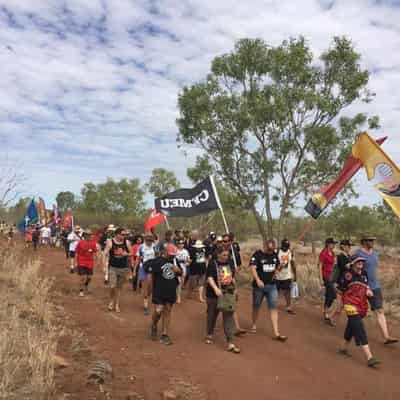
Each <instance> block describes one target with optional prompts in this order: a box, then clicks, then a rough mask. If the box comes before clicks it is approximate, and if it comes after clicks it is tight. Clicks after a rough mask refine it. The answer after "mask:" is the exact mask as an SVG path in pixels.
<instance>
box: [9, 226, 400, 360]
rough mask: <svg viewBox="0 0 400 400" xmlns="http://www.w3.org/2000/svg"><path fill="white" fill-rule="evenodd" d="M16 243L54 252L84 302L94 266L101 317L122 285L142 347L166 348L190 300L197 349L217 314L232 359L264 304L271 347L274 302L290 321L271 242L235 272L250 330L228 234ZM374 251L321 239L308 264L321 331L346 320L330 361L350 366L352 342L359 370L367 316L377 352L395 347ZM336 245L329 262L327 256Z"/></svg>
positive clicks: (38, 231)
mask: <svg viewBox="0 0 400 400" xmlns="http://www.w3.org/2000/svg"><path fill="white" fill-rule="evenodd" d="M6 230H7V229H6ZM25 241H26V243H27V246H30V245H31V244H32V247H33V249H35V250H37V249H38V247H39V246H55V247H63V248H64V250H65V256H66V258H67V259H69V262H68V269H69V271H70V273H77V274H78V275H79V277H80V279H79V296H81V297H84V296H86V295H87V294H88V293H89V286H90V282H91V279H92V276H93V272H94V268H95V265H99V266H101V267H102V272H103V274H104V283H105V285H108V286H109V288H110V301H109V303H108V307H107V308H108V310H109V312H117V313H120V312H121V304H120V295H121V291H122V289H123V287H124V284H125V283H126V282H129V283H130V287H131V290H133V292H135V293H138V294H140V295H141V296H142V298H143V313H144V315H146V316H147V315H149V316H150V315H151V323H150V337H151V339H152V340H160V342H161V343H162V344H165V345H170V344H172V339H171V337H170V324H171V311H172V308H173V306H174V305H175V304H179V303H181V302H182V301H184V299H193V298H196V299H198V301H199V302H200V303H205V304H206V306H207V324H206V325H207V332H206V336H205V343H206V344H208V345H211V344H213V343H214V331H215V325H216V321H217V318H218V315H219V314H222V317H223V327H224V334H225V337H226V341H227V350H228V351H229V352H231V353H234V354H239V353H240V352H241V349H240V348H239V346H238V345H237V343H236V340H235V337H238V336H243V335H245V334H256V333H257V321H258V318H259V311H260V309H261V307H262V304H263V302H264V299H265V303H266V305H267V308H268V310H269V316H270V320H271V325H272V330H273V338H274V339H275V340H277V341H279V342H286V341H287V339H288V338H287V336H285V335H282V334H281V332H280V329H279V318H278V300H279V295H280V294H281V296H282V297H283V299H284V302H285V310H286V312H287V313H288V314H290V315H293V316H294V315H295V314H296V310H295V308H294V304H293V300H294V299H295V298H296V297H298V286H297V274H296V261H295V254H294V251H293V249H292V248H291V243H290V242H289V240H287V239H284V240H282V242H281V243H280V244H279V245H278V243H277V241H276V240H273V239H270V240H267V241H266V242H265V243H263V245H262V246H261V248H260V249H259V250H257V251H256V252H255V253H254V254H253V255H252V256H251V258H250V261H249V263H248V265H245V267H246V268H247V267H248V268H249V271H250V272H251V275H252V278H253V283H252V325H251V327H250V329H248V330H245V329H243V328H242V326H241V324H240V316H239V314H238V308H237V305H238V302H239V294H238V290H237V278H238V275H239V274H240V273H241V270H242V256H241V249H240V245H239V243H238V242H237V240H236V238H235V234H234V233H232V232H228V233H224V234H222V235H218V234H216V233H214V232H210V233H209V234H208V235H207V237H206V238H201V237H200V234H199V232H198V231H197V230H194V231H191V232H189V231H187V230H183V229H178V230H176V231H172V230H168V231H167V232H166V233H165V235H163V237H159V236H158V235H157V234H156V233H155V232H154V231H153V230H152V231H151V232H147V233H145V234H138V233H135V232H133V231H129V230H127V229H125V228H123V227H115V226H114V225H109V226H107V227H105V228H104V229H103V230H101V231H99V232H92V231H91V230H89V229H81V227H80V226H78V225H76V226H74V227H73V229H70V230H65V229H61V230H60V229H59V228H57V226H56V225H55V224H53V225H49V226H40V225H35V226H30V227H29V229H27V230H26V232H25ZM374 243H375V238H374V237H373V236H371V235H364V236H363V237H362V239H361V247H360V249H358V250H357V251H355V252H353V251H352V247H353V244H352V243H351V242H350V241H349V240H343V241H341V242H340V244H339V243H338V242H337V241H336V240H334V239H333V238H328V239H327V240H326V241H325V247H324V249H323V250H322V251H321V253H320V255H319V262H318V271H319V276H320V281H321V285H322V286H323V287H324V288H325V297H324V304H323V321H324V322H326V323H327V325H330V326H335V325H336V319H337V318H338V316H340V315H341V314H342V313H343V312H344V313H345V314H346V316H347V326H346V329H345V332H344V341H343V344H342V345H341V347H340V348H339V350H338V353H339V354H340V355H341V356H345V357H348V356H350V351H349V345H350V343H351V341H352V340H353V339H354V341H355V343H356V345H357V346H361V348H362V350H363V352H364V354H365V357H366V360H367V365H368V366H369V367H376V366H377V365H378V364H379V363H380V362H379V361H378V360H377V359H376V358H375V357H374V356H373V355H372V353H371V350H370V347H369V344H368V337H367V332H366V329H365V326H364V323H363V318H364V317H365V316H366V314H367V312H368V310H369V309H371V310H372V311H373V312H374V313H375V314H376V318H377V322H378V326H379V328H380V330H381V333H382V336H383V338H384V343H385V345H392V344H395V343H397V342H398V340H397V339H396V338H393V337H391V336H390V335H389V332H388V327H387V322H386V318H385V314H384V312H383V295H382V290H381V287H380V285H379V279H378V275H377V271H378V255H377V253H376V251H375V250H374ZM338 244H339V245H340V252H339V254H337V251H336V250H335V247H336V246H337V245H338ZM184 294H185V295H184ZM150 303H152V304H153V309H152V311H151V309H150Z"/></svg>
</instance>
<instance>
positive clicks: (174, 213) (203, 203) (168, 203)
mask: <svg viewBox="0 0 400 400" xmlns="http://www.w3.org/2000/svg"><path fill="white" fill-rule="evenodd" d="M218 208H220V207H219V198H218V194H217V191H216V189H215V185H214V181H213V179H212V177H211V176H209V177H208V178H206V179H204V180H203V181H202V182H200V183H199V184H198V185H196V186H195V187H194V188H192V189H179V190H176V191H175V192H172V193H169V194H167V195H165V196H163V197H160V198H158V199H156V200H155V209H156V211H158V212H161V213H163V214H164V215H166V216H171V217H193V216H195V215H198V214H204V213H208V212H210V211H213V210H217V209H218Z"/></svg>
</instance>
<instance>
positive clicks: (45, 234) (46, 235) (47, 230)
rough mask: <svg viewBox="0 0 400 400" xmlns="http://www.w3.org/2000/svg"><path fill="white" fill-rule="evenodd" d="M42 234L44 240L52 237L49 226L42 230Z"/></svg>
mask: <svg viewBox="0 0 400 400" xmlns="http://www.w3.org/2000/svg"><path fill="white" fill-rule="evenodd" d="M40 233H41V235H42V238H44V239H47V238H49V237H50V233H51V230H50V228H48V227H47V226H44V227H43V228H42V229H41V230H40Z"/></svg>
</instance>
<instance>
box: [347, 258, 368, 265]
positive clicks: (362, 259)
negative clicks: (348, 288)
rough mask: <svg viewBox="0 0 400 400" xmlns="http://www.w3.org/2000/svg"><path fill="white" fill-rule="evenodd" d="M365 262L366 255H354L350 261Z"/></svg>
mask: <svg viewBox="0 0 400 400" xmlns="http://www.w3.org/2000/svg"><path fill="white" fill-rule="evenodd" d="M360 261H361V262H365V258H364V257H357V256H356V257H354V258H353V259H352V260H351V262H350V264H351V265H354V264H356V263H358V262H360Z"/></svg>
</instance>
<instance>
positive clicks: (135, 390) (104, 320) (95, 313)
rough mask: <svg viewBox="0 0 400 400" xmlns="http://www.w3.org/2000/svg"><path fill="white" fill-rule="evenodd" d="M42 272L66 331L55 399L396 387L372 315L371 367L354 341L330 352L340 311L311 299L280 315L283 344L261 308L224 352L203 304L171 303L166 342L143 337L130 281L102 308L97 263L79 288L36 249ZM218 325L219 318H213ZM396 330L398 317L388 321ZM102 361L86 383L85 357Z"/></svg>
mask: <svg viewBox="0 0 400 400" xmlns="http://www.w3.org/2000/svg"><path fill="white" fill-rule="evenodd" d="M40 256H41V258H42V260H43V271H44V272H45V273H46V274H48V275H50V276H53V277H54V278H55V283H54V288H55V301H56V303H57V304H58V309H59V310H63V311H62V312H63V313H65V317H63V318H64V319H63V321H62V323H63V324H64V325H65V327H66V335H64V336H62V338H61V339H60V349H59V352H60V354H61V355H63V356H64V357H65V358H66V359H67V360H68V361H69V362H70V363H71V365H70V367H68V368H65V369H63V370H60V371H58V372H57V388H58V392H59V393H60V395H61V394H65V395H61V397H60V398H63V399H69V400H75V399H84V400H90V399H105V398H108V399H146V400H153V399H158V400H159V399H161V394H162V393H163V392H164V391H165V390H169V389H171V390H174V391H175V392H177V393H179V394H180V396H181V397H180V398H182V399H193V400H196V399H202V400H225V399H227V400H228V399H230V400H243V399H257V398H258V399H270V400H289V399H290V400H293V399H296V400H302V399H307V400H314V399H315V400H319V399H324V400H329V399H335V400H336V399H352V400H357V399H363V400H376V399H377V398H378V397H379V398H382V399H385V400H391V399H393V400H394V399H396V400H397V399H399V396H400V382H399V375H400V346H397V347H391V348H389V347H385V346H383V344H382V342H381V340H380V337H379V335H378V332H377V329H376V326H375V323H374V319H373V318H368V320H367V329H368V332H369V336H370V343H371V346H372V350H373V352H374V353H375V355H376V357H378V358H379V359H381V360H382V362H383V364H382V366H381V368H380V369H379V370H370V369H368V368H367V367H366V365H365V361H364V359H363V357H362V354H361V351H360V350H359V349H356V348H354V349H353V357H352V359H343V358H341V357H339V356H338V355H337V354H336V349H337V346H338V343H339V342H340V340H341V337H342V334H343V325H344V323H345V317H342V320H341V321H340V323H339V326H337V327H336V328H331V327H328V326H326V325H324V324H323V323H322V322H321V318H320V312H319V308H318V307H316V306H314V305H308V304H306V303H305V304H299V306H298V308H297V311H298V313H297V315H296V316H290V315H287V314H286V313H284V312H282V313H281V314H280V316H281V318H280V322H281V331H282V334H285V335H288V336H289V341H288V342H287V343H285V344H282V343H278V342H275V341H273V340H272V339H271V329H270V324H269V321H268V320H267V318H266V313H264V314H263V315H262V318H261V319H260V323H259V330H258V333H257V334H256V335H250V334H249V335H247V336H246V337H244V338H242V339H238V344H239V345H240V347H241V349H242V354H240V355H233V354H230V353H228V352H226V351H225V344H224V341H223V335H222V329H221V328H219V329H218V331H217V337H216V343H215V344H214V345H212V346H209V345H205V344H204V341H203V339H204V332H205V317H206V315H205V307H204V306H203V305H202V304H200V303H198V302H195V301H193V300H189V301H184V303H183V304H182V305H179V306H176V307H175V310H174V314H173V320H172V331H171V337H172V338H173V340H174V345H172V346H169V347H166V346H162V345H161V344H159V343H158V342H156V343H154V342H151V341H150V340H149V338H148V336H149V335H148V334H149V324H150V319H149V318H150V317H145V316H143V313H142V308H141V307H142V301H141V298H140V297H139V296H138V295H135V294H134V293H133V292H132V291H131V289H130V288H129V287H128V285H127V286H126V287H125V289H124V293H123V297H122V301H121V309H122V312H121V314H116V313H110V312H108V311H106V307H107V302H108V289H107V288H106V287H105V286H104V284H103V281H102V274H101V271H100V269H98V270H97V273H96V274H95V278H94V282H93V284H92V287H91V294H90V295H88V296H87V297H85V298H80V297H78V278H77V276H76V274H73V275H72V274H69V273H68V270H67V268H66V266H67V263H66V261H65V259H64V258H63V255H62V253H61V252H58V251H55V250H43V249H41V250H40ZM250 304H251V303H250V291H249V290H247V289H242V291H241V301H240V306H239V313H240V317H241V320H242V322H243V326H244V327H246V328H248V327H249V326H250ZM219 327H220V325H219ZM391 329H392V332H393V334H394V335H397V336H400V329H399V325H397V324H395V325H394V324H391ZM96 360H107V361H109V362H110V364H111V365H112V367H113V369H114V377H113V379H112V380H111V382H109V383H108V384H106V385H105V390H106V392H108V394H107V396H108V397H107V396H106V394H105V393H103V394H102V393H100V392H99V388H98V386H93V385H87V373H88V368H89V366H90V365H91V363H92V362H93V361H96Z"/></svg>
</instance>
